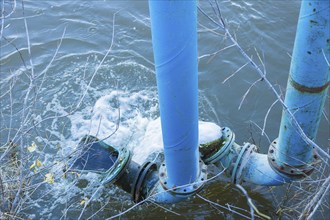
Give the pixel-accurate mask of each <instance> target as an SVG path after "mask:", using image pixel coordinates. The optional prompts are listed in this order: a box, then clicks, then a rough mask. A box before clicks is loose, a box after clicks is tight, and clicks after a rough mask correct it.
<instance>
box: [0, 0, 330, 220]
mask: <svg viewBox="0 0 330 220" xmlns="http://www.w3.org/2000/svg"><path fill="white" fill-rule="evenodd" d="M1 4H4V6H5V7H4V8H5V10H6V12H7V11H8V12H9V11H10V10H11V7H12V6H13V2H12V1H6V0H5V1H1ZM219 4H220V7H221V12H222V14H223V17H224V18H225V20H226V22H227V24H228V27H229V29H230V31H231V33H232V34H234V35H235V36H236V38H237V40H238V42H239V43H240V45H241V46H242V47H243V48H244V49H245V50H246V51H247V53H248V54H249V55H250V56H251V57H253V59H254V60H256V62H257V63H258V64H260V66H262V63H263V64H264V65H265V68H266V70H267V77H268V79H269V80H270V81H271V82H272V83H273V85H274V86H275V88H276V89H277V90H278V91H282V93H283V95H284V92H285V87H286V81H287V77H288V71H289V66H290V59H291V58H290V54H291V52H292V48H293V42H294V37H295V30H296V24H297V19H298V13H299V7H300V1H284V0H283V1H256V0H252V1H248V0H245V1H219ZM199 5H200V7H201V8H202V9H203V10H205V11H206V12H207V13H208V14H209V15H210V16H214V12H213V10H212V8H211V7H210V5H209V3H208V2H207V1H200V2H199ZM1 8H2V6H1ZM24 8H25V10H23V9H22V3H21V2H20V1H18V2H17V5H16V10H15V11H14V13H13V14H12V15H11V16H9V17H8V18H6V19H4V22H3V29H2V30H1V33H2V36H3V37H2V38H1V58H0V65H1V69H0V74H1V78H0V80H1V81H0V83H1V84H0V86H1V87H0V92H1V96H0V101H1V130H0V135H1V136H0V143H1V145H3V144H5V143H7V142H8V141H9V140H13V141H14V142H17V143H18V145H20V146H22V147H23V148H22V149H21V150H23V151H25V153H24V155H26V157H25V159H26V165H25V166H26V167H27V170H29V167H30V164H31V163H32V162H31V161H33V160H36V159H37V158H38V159H39V160H40V161H41V162H42V166H41V167H40V168H38V169H41V168H42V167H46V168H45V170H41V173H40V175H39V177H36V178H34V180H33V183H34V184H36V185H37V186H38V188H37V190H35V191H34V192H33V193H31V194H30V195H31V197H30V198H27V199H26V201H25V203H24V206H22V207H21V213H24V215H23V216H22V217H24V218H28V217H30V218H33V219H60V218H61V219H66V218H67V219H77V218H79V216H80V215H81V219H87V218H88V217H91V216H93V215H94V214H95V215H94V216H93V217H92V218H94V219H104V218H109V217H111V216H114V215H116V214H118V213H120V212H123V211H125V210H126V209H128V208H130V207H132V206H133V205H134V204H133V203H132V202H131V201H130V196H129V195H128V194H126V193H124V192H123V191H121V190H120V189H118V188H116V187H113V186H106V187H104V186H99V185H98V182H97V178H96V177H95V176H94V175H92V174H90V175H87V176H85V179H88V180H89V181H83V180H82V181H80V182H79V184H72V182H70V181H71V180H72V178H75V177H72V176H70V177H67V178H64V177H63V176H62V174H63V171H62V168H63V167H65V166H66V164H65V161H66V159H65V158H67V157H68V155H69V154H70V153H71V152H72V150H73V149H74V148H75V147H76V145H77V143H78V141H79V140H80V138H82V137H83V136H84V135H85V134H88V133H89V134H93V135H97V136H98V137H100V138H105V137H108V136H109V135H110V134H112V133H113V132H114V131H116V132H115V133H114V135H112V136H111V137H110V138H107V139H106V142H107V143H109V144H111V145H113V146H117V147H124V146H125V147H127V148H129V149H131V150H132V151H133V152H134V153H135V159H136V160H137V161H139V162H141V161H143V160H144V159H145V158H146V155H149V154H150V153H152V152H159V150H160V147H159V145H158V144H157V143H158V142H157V141H159V131H158V130H157V129H158V125H159V122H158V121H159V120H158V117H159V112H158V103H157V90H156V79H155V73H154V65H153V53H152V44H151V31H150V18H149V12H148V2H147V1H65V0H61V1H30V0H29V1H24ZM198 16H199V18H198V21H199V26H198V37H199V38H198V51H199V112H200V120H203V121H210V122H214V123H216V124H218V125H220V126H228V127H230V128H231V129H232V130H233V131H234V132H235V133H236V137H237V142H238V143H242V142H244V141H249V142H253V143H256V144H257V145H258V146H259V147H260V151H261V152H264V153H265V152H267V149H268V146H269V141H272V140H273V139H275V138H276V137H277V134H278V128H279V123H280V117H281V106H280V105H279V104H276V105H275V106H274V107H273V108H272V110H271V111H270V112H269V114H268V117H267V123H266V127H265V132H266V134H267V135H264V136H262V135H261V129H262V127H263V125H264V119H265V116H266V115H267V111H268V109H269V107H270V106H271V105H272V104H273V103H274V101H275V100H276V97H275V96H274V94H273V93H272V92H271V91H270V89H269V88H267V86H266V85H265V84H264V83H263V82H258V83H257V84H255V85H254V86H253V87H252V88H251V89H250V91H249V93H248V94H247V95H246V97H245V93H246V92H247V91H248V90H249V88H250V86H251V85H252V84H253V83H254V82H255V81H257V80H258V79H259V76H258V74H257V72H256V71H255V70H254V69H253V68H252V67H250V66H249V65H247V66H245V67H244V68H243V69H242V70H240V71H239V72H237V73H236V74H235V75H233V76H232V77H231V78H229V79H228V77H229V76H231V74H233V73H235V71H237V70H238V69H239V68H240V67H242V66H243V65H245V64H246V62H247V60H246V59H245V58H244V57H243V56H242V55H241V54H240V53H239V52H238V50H237V48H235V47H230V48H228V49H224V50H222V49H223V48H226V47H228V46H230V43H228V40H226V39H225V38H224V36H221V35H219V34H217V33H221V31H219V30H216V29H215V26H214V25H212V23H211V22H210V21H209V20H208V19H207V18H206V17H205V16H204V15H203V14H201V13H199V15H198ZM24 17H25V18H26V24H25V20H24ZM26 27H27V29H26ZM215 32H217V33H215ZM27 36H28V37H27ZM29 47H30V51H29ZM29 54H30V55H29ZM259 58H260V59H261V60H262V63H261V62H260V60H259ZM32 67H33V68H32ZM224 81H225V82H224ZM243 97H245V98H244V99H243ZM242 100H243V101H242ZM240 105H241V108H240V109H239V106H240ZM325 112H326V113H327V112H329V101H328V100H327V103H326V109H325ZM118 125H119V127H118ZM117 128H118V130H117ZM260 128H261V129H260ZM157 135H158V136H157ZM328 139H329V124H328V122H327V120H326V118H325V117H323V118H322V120H321V125H320V129H319V133H318V139H317V143H318V144H319V145H320V146H323V147H324V148H326V147H328ZM32 142H35V143H36V144H37V146H38V148H37V150H36V151H34V152H26V147H27V146H29V145H31V143H32ZM214 169H215V168H214ZM38 171H40V170H38ZM216 171H217V170H216V169H215V170H214V172H213V174H214V173H216ZM31 172H32V170H31ZM49 172H51V173H54V175H55V182H54V183H53V184H48V183H41V182H42V181H43V175H44V174H46V173H49ZM81 178H82V179H84V178H83V177H81ZM220 179H221V180H222V181H213V182H210V183H208V184H207V186H206V187H205V189H204V190H203V191H202V192H201V193H200V195H201V196H203V197H205V198H207V199H209V200H211V201H213V202H215V203H218V204H221V205H223V206H225V207H226V208H227V209H228V208H230V209H235V207H239V208H242V209H246V210H249V205H248V203H247V202H246V198H245V197H244V195H243V194H241V193H240V191H239V190H238V189H237V188H235V187H234V186H233V185H230V184H227V183H226V182H225V180H224V177H221V178H218V180H220ZM246 188H247V189H248V190H249V195H250V196H251V198H252V199H253V200H254V203H255V205H256V206H257V207H258V209H259V210H260V211H261V212H263V213H265V214H267V215H269V216H272V217H274V218H277V217H279V216H281V215H280V214H279V212H277V211H278V210H279V209H278V205H279V203H280V202H278V201H281V198H282V196H283V195H284V192H285V189H286V188H285V187H277V188H276V189H270V188H267V187H257V186H249V185H248V186H246ZM95 189H98V190H95ZM274 194H275V198H277V199H274ZM86 198H88V199H90V198H91V200H92V201H91V203H90V204H89V205H88V206H87V207H86V208H84V205H83V204H82V201H85V200H86ZM288 206H290V205H288ZM325 209H326V208H325ZM235 210H236V211H237V210H238V209H237V208H236V209H235ZM327 212H329V210H325V213H327ZM243 213H244V214H245V215H246V216H249V213H248V212H243ZM324 216H325V215H324V214H322V213H319V214H318V215H317V218H319V219H323V218H324V219H325V217H324ZM283 217H284V218H290V217H288V216H283ZM121 218H122V219H142V218H147V219H156V218H157V219H241V218H243V217H242V216H239V215H236V214H233V213H232V212H230V211H228V210H226V209H225V208H221V207H219V206H216V205H214V204H210V203H209V202H205V201H204V200H202V199H201V198H199V197H194V198H191V199H189V200H188V201H186V202H182V203H179V204H175V205H165V206H164V207H160V206H158V205H156V204H144V205H141V206H139V207H137V208H135V209H133V210H131V211H129V212H128V213H126V214H124V215H123V216H121Z"/></svg>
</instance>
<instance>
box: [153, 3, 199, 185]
mask: <svg viewBox="0 0 330 220" xmlns="http://www.w3.org/2000/svg"><path fill="white" fill-rule="evenodd" d="M149 10H150V16H151V32H152V43H153V50H154V58H155V66H156V75H157V88H158V96H159V105H160V116H161V124H162V133H163V142H164V154H165V164H166V169H167V178H168V186H169V187H173V186H180V185H184V184H188V183H191V182H194V181H195V180H196V178H197V174H198V172H199V170H198V169H199V168H198V160H199V152H198V76H197V71H198V70H197V68H198V67H197V5H196V1H170V0H164V1H152V0H150V1H149Z"/></svg>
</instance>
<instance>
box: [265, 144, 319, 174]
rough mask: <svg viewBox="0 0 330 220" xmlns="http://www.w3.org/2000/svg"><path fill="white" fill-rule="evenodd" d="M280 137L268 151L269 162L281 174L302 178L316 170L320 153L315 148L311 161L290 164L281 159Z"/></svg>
mask: <svg viewBox="0 0 330 220" xmlns="http://www.w3.org/2000/svg"><path fill="white" fill-rule="evenodd" d="M279 149H280V148H279V146H278V138H277V139H275V140H274V141H273V142H272V143H271V145H270V147H269V151H268V155H267V156H268V162H269V164H270V166H271V167H272V168H273V169H274V170H275V171H276V172H277V173H279V174H280V175H282V176H285V177H288V178H290V179H293V180H295V179H301V178H304V177H307V176H309V175H311V173H312V172H313V170H314V167H315V165H316V164H317V163H318V158H319V156H318V154H317V151H316V150H313V157H312V159H311V160H312V161H311V162H309V163H308V162H307V163H303V162H302V164H301V165H290V164H287V163H285V162H282V161H280V160H279V159H277V158H279V157H278V155H279V154H280V153H281V152H279Z"/></svg>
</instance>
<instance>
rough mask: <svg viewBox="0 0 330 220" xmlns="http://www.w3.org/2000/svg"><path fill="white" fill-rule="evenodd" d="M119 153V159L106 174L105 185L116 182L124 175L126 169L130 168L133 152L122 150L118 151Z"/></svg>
mask: <svg viewBox="0 0 330 220" xmlns="http://www.w3.org/2000/svg"><path fill="white" fill-rule="evenodd" d="M118 152H119V155H118V159H117V160H116V162H115V163H114V164H113V165H112V167H111V168H110V169H109V170H107V171H106V172H105V174H104V176H105V177H104V179H103V182H104V184H111V183H114V182H116V181H117V180H118V179H119V178H120V177H121V176H122V175H123V173H124V172H125V170H126V168H127V167H128V164H129V162H130V161H131V159H132V155H131V152H130V151H129V150H128V149H126V148H121V149H119V150H118Z"/></svg>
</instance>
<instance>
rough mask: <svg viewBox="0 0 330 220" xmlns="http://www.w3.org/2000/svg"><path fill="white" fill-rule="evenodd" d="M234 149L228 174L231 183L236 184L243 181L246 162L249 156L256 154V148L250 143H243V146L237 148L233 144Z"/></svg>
mask: <svg viewBox="0 0 330 220" xmlns="http://www.w3.org/2000/svg"><path fill="white" fill-rule="evenodd" d="M235 146H236V149H235V151H236V152H237V153H235V155H237V157H235V158H234V159H233V160H232V161H233V162H232V163H231V164H230V167H229V169H230V171H229V173H230V174H231V181H232V182H233V183H234V184H236V183H241V182H242V180H243V176H245V174H244V172H245V168H246V165H247V163H248V161H249V160H250V158H251V155H252V154H253V153H254V152H257V149H258V148H257V146H256V145H254V144H251V143H244V145H243V146H239V145H237V144H235Z"/></svg>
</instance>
